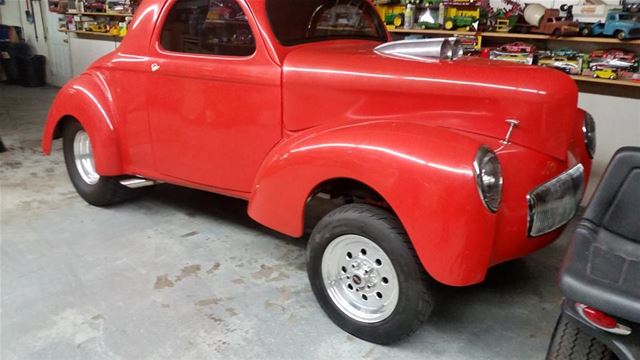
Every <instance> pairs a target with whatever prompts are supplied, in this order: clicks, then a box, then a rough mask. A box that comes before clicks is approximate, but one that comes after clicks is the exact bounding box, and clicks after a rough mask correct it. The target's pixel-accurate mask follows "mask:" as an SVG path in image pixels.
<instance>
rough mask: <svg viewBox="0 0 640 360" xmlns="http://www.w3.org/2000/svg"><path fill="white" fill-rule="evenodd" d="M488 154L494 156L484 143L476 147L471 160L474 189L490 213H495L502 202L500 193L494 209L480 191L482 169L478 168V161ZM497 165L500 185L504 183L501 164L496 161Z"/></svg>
mask: <svg viewBox="0 0 640 360" xmlns="http://www.w3.org/2000/svg"><path fill="white" fill-rule="evenodd" d="M488 154H493V155H494V156H496V155H495V153H494V152H493V151H491V149H489V148H488V147H487V146H486V145H482V146H481V147H480V149H478V153H477V154H476V158H475V159H474V160H473V176H474V177H475V179H476V189H477V190H478V194H479V195H480V199H482V203H483V204H484V206H485V207H486V208H487V209H488V210H489V211H491V212H492V213H496V212H498V209H499V208H500V203H501V202H502V193H500V198H501V201H500V202H498V206H497V207H496V208H495V209H493V208H492V207H491V206H489V204H487V197H486V196H485V194H484V192H483V191H482V171H481V170H482V169H480V163H481V162H482V160H483V159H484V158H485V157H486V156H487V155H488ZM497 158H498V157H497V156H496V159H497ZM498 165H499V166H500V185H501V187H502V185H503V183H504V178H503V177H502V166H501V165H500V163H499V162H498Z"/></svg>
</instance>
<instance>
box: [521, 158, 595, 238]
mask: <svg viewBox="0 0 640 360" xmlns="http://www.w3.org/2000/svg"><path fill="white" fill-rule="evenodd" d="M584 189H585V180H584V166H583V165H582V164H577V165H575V166H574V167H572V168H571V169H569V170H568V171H565V172H564V173H562V174H560V175H559V176H558V177H556V178H554V179H552V180H551V181H549V182H547V183H545V184H543V185H541V186H539V187H537V188H536V189H534V190H533V191H531V192H530V193H529V194H528V195H527V204H528V208H529V215H528V225H527V229H528V230H527V233H528V235H529V236H530V237H535V236H540V235H544V234H547V233H550V232H552V231H553V230H556V229H558V228H560V227H562V226H564V225H566V224H567V223H568V222H569V221H570V220H571V219H572V218H573V217H574V216H575V215H576V212H577V211H578V206H580V202H581V201H582V196H583V194H584Z"/></svg>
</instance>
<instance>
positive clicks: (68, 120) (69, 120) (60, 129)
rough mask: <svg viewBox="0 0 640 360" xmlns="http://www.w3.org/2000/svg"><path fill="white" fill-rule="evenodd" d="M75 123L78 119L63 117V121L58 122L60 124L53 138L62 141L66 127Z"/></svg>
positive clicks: (57, 125)
mask: <svg viewBox="0 0 640 360" xmlns="http://www.w3.org/2000/svg"><path fill="white" fill-rule="evenodd" d="M73 122H78V120H76V118H74V117H73V116H71V115H65V116H63V117H62V119H60V121H58V123H57V124H56V128H55V129H54V130H53V138H54V139H60V138H61V137H62V134H63V132H64V129H65V127H67V126H68V125H69V124H70V123H73Z"/></svg>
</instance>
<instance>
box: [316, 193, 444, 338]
mask: <svg viewBox="0 0 640 360" xmlns="http://www.w3.org/2000/svg"><path fill="white" fill-rule="evenodd" d="M342 235H359V236H362V237H365V238H367V239H368V240H370V241H372V242H373V243H375V244H376V245H377V246H378V247H379V248H380V249H382V251H384V253H385V255H386V256H387V257H388V258H389V260H390V261H391V263H392V265H393V268H394V270H395V272H396V275H397V279H398V280H397V283H398V288H399V291H398V294H399V295H398V302H397V305H396V306H395V308H394V309H393V311H392V312H391V313H390V315H388V317H386V318H384V319H382V320H381V321H378V322H374V323H366V322H361V321H358V320H356V319H354V318H352V317H350V316H349V315H347V314H346V313H345V312H343V311H342V310H340V309H339V307H338V306H337V305H336V304H335V303H334V302H333V300H332V299H331V297H330V295H329V293H328V291H327V289H326V287H325V285H324V281H323V275H322V260H323V255H324V252H325V250H326V249H327V246H329V244H330V243H331V242H332V241H334V240H335V239H336V238H338V237H340V236H342ZM307 274H308V276H309V281H310V283H311V288H312V289H313V293H314V294H315V296H316V299H317V300H318V302H319V303H320V306H321V307H322V309H323V310H324V311H325V313H326V314H327V315H328V316H329V318H330V319H331V320H332V321H333V322H334V323H335V324H336V325H338V326H339V327H340V328H342V329H343V330H344V331H346V332H348V333H350V334H352V335H354V336H356V337H358V338H361V339H363V340H367V341H370V342H373V343H376V344H381V345H386V344H391V343H393V342H396V341H399V340H401V339H403V338H405V337H408V336H409V335H411V334H413V333H414V332H415V331H416V330H417V329H418V327H419V326H420V324H422V323H423V322H424V321H425V320H426V319H427V318H428V317H429V315H430V313H431V311H432V309H433V303H434V301H433V290H432V287H433V285H434V280H433V279H431V278H430V277H429V276H428V275H427V273H426V272H425V270H424V269H423V267H422V265H421V263H420V262H419V260H418V257H417V255H416V253H415V251H414V249H413V246H412V245H411V241H410V240H409V237H408V236H407V234H406V232H405V230H404V229H403V227H402V225H401V224H400V221H399V220H398V219H397V218H396V217H395V216H394V215H393V214H391V213H389V212H388V211H386V210H383V209H380V208H376V207H374V206H370V205H365V204H350V205H344V206H342V207H340V208H338V209H336V210H334V211H332V212H330V213H329V214H328V215H326V216H325V217H324V218H323V219H322V220H320V222H319V223H318V225H317V226H316V227H315V229H314V230H313V232H312V234H311V237H310V239H309V243H308V245H307Z"/></svg>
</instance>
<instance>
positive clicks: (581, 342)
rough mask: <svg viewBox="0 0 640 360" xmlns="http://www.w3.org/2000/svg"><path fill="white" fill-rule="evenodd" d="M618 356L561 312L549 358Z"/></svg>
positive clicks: (605, 359)
mask: <svg viewBox="0 0 640 360" xmlns="http://www.w3.org/2000/svg"><path fill="white" fill-rule="evenodd" d="M614 359H616V356H615V355H614V354H613V352H611V350H609V349H608V348H607V347H606V346H605V345H604V344H603V343H601V342H600V341H598V339H596V338H594V337H593V336H591V335H589V334H586V333H585V332H584V331H582V330H581V329H580V328H579V327H578V326H577V325H575V324H574V323H573V322H571V321H570V320H569V318H568V317H567V315H565V314H564V313H563V314H560V317H559V318H558V323H557V324H556V329H555V330H554V332H553V337H552V338H551V343H550V344H549V351H548V352H547V360H614Z"/></svg>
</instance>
